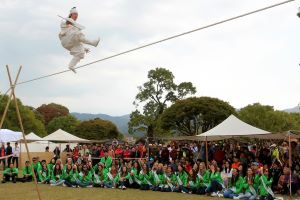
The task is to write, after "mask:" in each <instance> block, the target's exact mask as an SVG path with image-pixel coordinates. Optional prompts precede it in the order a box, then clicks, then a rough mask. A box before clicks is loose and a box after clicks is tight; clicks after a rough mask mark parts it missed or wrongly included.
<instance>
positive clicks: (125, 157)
mask: <svg viewBox="0 0 300 200" xmlns="http://www.w3.org/2000/svg"><path fill="white" fill-rule="evenodd" d="M130 155H131V151H130V149H129V146H126V149H125V150H124V151H123V157H124V159H125V160H126V159H128V158H130Z"/></svg>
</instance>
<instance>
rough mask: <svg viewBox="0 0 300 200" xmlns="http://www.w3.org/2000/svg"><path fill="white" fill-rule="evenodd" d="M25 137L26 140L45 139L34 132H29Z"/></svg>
mask: <svg viewBox="0 0 300 200" xmlns="http://www.w3.org/2000/svg"><path fill="white" fill-rule="evenodd" d="M25 138H26V140H33V141H37V140H43V139H42V138H41V137H40V136H38V135H36V134H35V133H34V132H31V133H29V134H27V135H26V136H25Z"/></svg>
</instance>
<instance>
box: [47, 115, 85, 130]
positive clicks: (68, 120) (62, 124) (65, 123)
mask: <svg viewBox="0 0 300 200" xmlns="http://www.w3.org/2000/svg"><path fill="white" fill-rule="evenodd" d="M79 123H80V122H79V121H78V120H77V119H76V118H75V117H73V116H72V115H68V116H62V117H56V118H54V119H52V120H51V121H50V122H49V123H48V125H47V132H48V134H50V133H52V132H54V131H56V130H57V129H62V130H64V131H67V132H69V133H74V131H75V129H76V127H77V126H78V125H79Z"/></svg>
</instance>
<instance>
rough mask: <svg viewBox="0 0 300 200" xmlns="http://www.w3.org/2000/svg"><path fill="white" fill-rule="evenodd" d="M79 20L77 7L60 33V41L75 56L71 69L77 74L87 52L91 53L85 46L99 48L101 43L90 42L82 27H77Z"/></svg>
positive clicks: (62, 25) (63, 24)
mask: <svg viewBox="0 0 300 200" xmlns="http://www.w3.org/2000/svg"><path fill="white" fill-rule="evenodd" d="M77 18H78V11H77V9H76V7H73V8H72V9H71V10H70V14H69V17H68V18H67V20H66V21H63V22H62V23H61V26H60V27H61V32H60V33H59V39H60V41H61V44H62V46H63V47H64V48H65V49H67V50H68V51H70V54H71V55H72V56H73V58H72V60H71V61H70V63H69V69H70V70H72V71H73V72H74V73H76V71H75V66H76V64H77V63H78V62H79V61H80V60H81V59H83V58H84V56H85V54H86V53H87V52H89V50H88V49H87V48H85V47H84V46H83V44H88V45H91V46H94V47H97V46H98V44H99V41H100V39H97V40H88V39H87V38H86V37H85V35H84V34H83V33H82V32H81V29H80V28H81V26H78V25H77V26H76V24H77V23H76V20H77Z"/></svg>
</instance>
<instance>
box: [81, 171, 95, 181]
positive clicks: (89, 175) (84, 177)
mask: <svg viewBox="0 0 300 200" xmlns="http://www.w3.org/2000/svg"><path fill="white" fill-rule="evenodd" d="M92 175H93V174H92V172H90V171H89V172H88V174H87V175H86V176H85V175H84V174H83V173H82V172H81V173H79V174H78V179H79V181H80V182H81V183H91V181H92Z"/></svg>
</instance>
